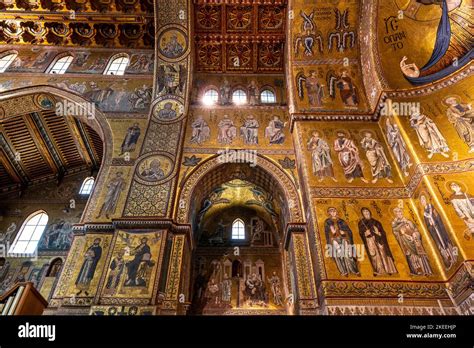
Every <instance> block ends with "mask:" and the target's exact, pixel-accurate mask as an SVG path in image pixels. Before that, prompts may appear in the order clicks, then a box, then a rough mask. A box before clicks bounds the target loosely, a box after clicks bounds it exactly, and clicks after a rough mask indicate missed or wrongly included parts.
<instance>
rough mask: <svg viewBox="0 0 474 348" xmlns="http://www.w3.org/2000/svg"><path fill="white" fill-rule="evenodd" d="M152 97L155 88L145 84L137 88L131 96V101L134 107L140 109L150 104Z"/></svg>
mask: <svg viewBox="0 0 474 348" xmlns="http://www.w3.org/2000/svg"><path fill="white" fill-rule="evenodd" d="M152 97H153V88H151V87H149V86H147V85H143V86H142V87H137V88H136V89H135V91H134V92H133V94H132V95H131V96H130V98H129V101H130V103H131V104H132V107H133V108H134V109H137V110H140V109H144V108H146V107H147V106H149V105H150V102H151V99H152Z"/></svg>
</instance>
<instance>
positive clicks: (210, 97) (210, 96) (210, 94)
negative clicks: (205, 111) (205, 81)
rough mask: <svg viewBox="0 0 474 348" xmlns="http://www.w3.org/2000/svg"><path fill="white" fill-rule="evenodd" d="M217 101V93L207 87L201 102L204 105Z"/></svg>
mask: <svg viewBox="0 0 474 348" xmlns="http://www.w3.org/2000/svg"><path fill="white" fill-rule="evenodd" d="M218 101H219V93H218V92H217V90H215V89H209V90H207V91H206V93H204V97H203V98H202V102H203V104H204V105H214V104H216V103H217V102H218Z"/></svg>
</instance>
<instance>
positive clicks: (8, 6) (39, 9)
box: [0, 0, 154, 49]
mask: <svg viewBox="0 0 474 348" xmlns="http://www.w3.org/2000/svg"><path fill="white" fill-rule="evenodd" d="M0 19H1V20H0V43H8V44H34V45H56V46H57V45H62V46H87V47H104V46H105V47H111V48H114V47H117V48H123V47H127V48H150V49H151V48H153V46H154V26H153V0H78V1H69V0H67V1H66V0H41V1H40V0H16V1H15V0H0Z"/></svg>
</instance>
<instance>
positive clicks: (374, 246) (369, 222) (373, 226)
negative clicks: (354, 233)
mask: <svg viewBox="0 0 474 348" xmlns="http://www.w3.org/2000/svg"><path fill="white" fill-rule="evenodd" d="M361 213H362V219H360V220H359V234H360V237H361V238H362V240H363V241H364V245H365V250H366V251H367V254H368V255H369V259H370V263H371V264H372V268H373V270H374V276H378V275H386V274H390V275H391V274H396V273H398V271H397V268H396V267H395V262H394V259H393V256H392V252H391V250H390V246H389V245H388V241H387V234H386V233H385V230H384V228H383V226H382V224H381V223H380V221H378V220H376V219H374V218H373V217H372V213H371V211H370V210H369V209H368V208H362V209H361Z"/></svg>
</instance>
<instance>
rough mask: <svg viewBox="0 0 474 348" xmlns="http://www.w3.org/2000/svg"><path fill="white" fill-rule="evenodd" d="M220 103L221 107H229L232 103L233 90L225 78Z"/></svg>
mask: <svg viewBox="0 0 474 348" xmlns="http://www.w3.org/2000/svg"><path fill="white" fill-rule="evenodd" d="M220 101H221V105H229V104H231V102H232V88H231V86H230V83H229V80H227V79H226V78H224V83H223V85H222V86H221V88H220Z"/></svg>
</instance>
